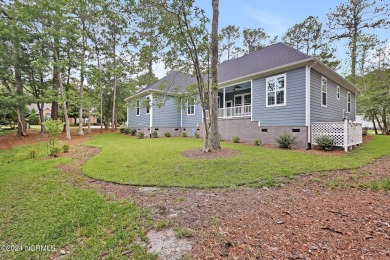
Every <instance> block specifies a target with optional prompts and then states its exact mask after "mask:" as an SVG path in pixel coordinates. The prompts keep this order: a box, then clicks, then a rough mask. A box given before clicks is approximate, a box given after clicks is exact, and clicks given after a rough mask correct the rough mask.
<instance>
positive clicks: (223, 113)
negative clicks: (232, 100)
mask: <svg viewBox="0 0 390 260" xmlns="http://www.w3.org/2000/svg"><path fill="white" fill-rule="evenodd" d="M251 115H252V110H251V105H245V106H236V107H225V108H219V109H218V118H236V117H250V116H251ZM206 116H207V118H209V111H208V110H206Z"/></svg>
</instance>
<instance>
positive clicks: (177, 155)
mask: <svg viewBox="0 0 390 260" xmlns="http://www.w3.org/2000/svg"><path fill="white" fill-rule="evenodd" d="M87 145H91V146H97V147H101V148H102V151H101V152H100V153H99V154H98V155H97V156H95V157H94V158H92V159H91V160H89V161H88V162H87V163H86V164H85V165H84V167H83V171H84V173H85V174H86V175H88V176H90V177H92V178H96V179H101V180H106V181H111V182H117V183H125V184H133V185H157V186H180V187H198V188H211V187H230V186H235V185H243V184H251V185H263V184H273V183H274V182H275V178H277V177H288V176H293V175H296V174H300V173H306V172H314V171H322V170H334V169H346V168H356V167H360V166H363V165H365V164H368V163H370V162H372V161H373V160H374V159H377V158H380V157H382V156H385V155H390V137H389V136H376V137H374V139H373V141H371V142H370V143H368V144H365V145H362V146H360V147H359V148H357V149H355V150H354V151H353V152H350V153H348V154H347V155H342V156H320V155H312V154H305V153H302V152H297V151H293V150H292V151H291V150H282V149H269V148H263V147H256V146H252V145H244V144H232V143H223V145H222V146H223V147H228V148H232V149H236V150H239V151H240V155H239V156H236V157H231V158H220V159H213V160H196V159H189V158H186V157H184V156H182V155H181V152H183V151H185V150H188V149H193V148H201V147H202V140H200V139H193V138H157V139H149V138H148V139H135V138H132V137H129V136H126V135H121V134H108V135H101V136H96V137H94V138H93V140H92V141H90V142H88V143H87Z"/></svg>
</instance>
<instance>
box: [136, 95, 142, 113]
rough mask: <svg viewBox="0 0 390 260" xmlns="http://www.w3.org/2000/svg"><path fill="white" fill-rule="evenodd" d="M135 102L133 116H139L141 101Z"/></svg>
mask: <svg viewBox="0 0 390 260" xmlns="http://www.w3.org/2000/svg"><path fill="white" fill-rule="evenodd" d="M135 102H136V107H135V115H136V116H141V100H140V99H137V100H136V101H135Z"/></svg>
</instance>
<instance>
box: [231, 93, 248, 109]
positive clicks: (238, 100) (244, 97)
mask: <svg viewBox="0 0 390 260" xmlns="http://www.w3.org/2000/svg"><path fill="white" fill-rule="evenodd" d="M250 104H251V94H241V95H235V96H234V106H235V107H240V106H248V105H250Z"/></svg>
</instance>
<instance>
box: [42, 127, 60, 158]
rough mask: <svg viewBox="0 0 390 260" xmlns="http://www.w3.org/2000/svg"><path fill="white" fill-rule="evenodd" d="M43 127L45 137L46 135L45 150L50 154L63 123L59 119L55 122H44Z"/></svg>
mask: <svg viewBox="0 0 390 260" xmlns="http://www.w3.org/2000/svg"><path fill="white" fill-rule="evenodd" d="M43 125H44V126H45V129H46V131H47V135H46V142H47V149H48V151H50V154H51V150H52V148H54V147H55V143H56V141H57V139H58V136H59V135H60V134H61V132H62V130H63V128H64V123H62V122H61V120H59V119H57V120H52V119H51V120H47V121H45V122H44V123H43ZM49 148H50V149H49ZM54 150H55V149H54Z"/></svg>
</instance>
